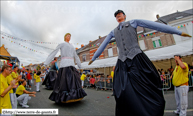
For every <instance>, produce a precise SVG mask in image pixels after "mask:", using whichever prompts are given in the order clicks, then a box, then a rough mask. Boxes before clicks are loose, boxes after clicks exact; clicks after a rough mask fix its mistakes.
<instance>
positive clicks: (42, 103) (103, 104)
mask: <svg viewBox="0 0 193 116" xmlns="http://www.w3.org/2000/svg"><path fill="white" fill-rule="evenodd" d="M40 89H41V92H38V93H37V96H36V97H35V98H32V99H31V100H30V101H29V102H28V105H29V106H30V107H29V108H30V109H31V108H32V109H34V108H36V109H45V108H46V109H59V115H62V116H63V115H64V116H85V115H87V116H114V115H115V100H114V97H113V96H111V94H112V91H111V90H108V91H100V90H99V91H96V90H95V89H92V88H88V89H84V90H85V91H86V93H87V94H88V96H86V97H85V98H84V99H83V100H81V101H79V102H76V103H69V104H55V103H54V102H53V101H50V100H49V99H48V97H49V95H50V93H51V92H52V91H51V90H46V89H45V88H44V86H40ZM32 90H35V87H33V88H32ZM164 97H165V100H166V106H165V114H164V116H177V115H175V114H173V110H175V108H176V105H175V97H174V92H173V91H168V92H167V93H166V92H165V94H164ZM19 108H22V107H21V106H18V109H19ZM187 114H188V116H193V91H190V92H189V107H188V113H187Z"/></svg>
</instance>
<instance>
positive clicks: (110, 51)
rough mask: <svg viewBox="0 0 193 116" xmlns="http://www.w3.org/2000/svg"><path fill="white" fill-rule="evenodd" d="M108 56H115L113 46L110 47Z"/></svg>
mask: <svg viewBox="0 0 193 116" xmlns="http://www.w3.org/2000/svg"><path fill="white" fill-rule="evenodd" d="M108 56H109V57H112V56H113V48H108Z"/></svg>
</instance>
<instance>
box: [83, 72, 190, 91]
mask: <svg viewBox="0 0 193 116" xmlns="http://www.w3.org/2000/svg"><path fill="white" fill-rule="evenodd" d="M188 77H189V82H188V83H189V87H193V76H192V74H191V72H189V74H188ZM160 79H161V82H162V85H163V86H162V90H163V92H164V91H167V90H169V89H171V87H172V78H171V77H170V75H169V74H164V75H160ZM84 86H85V87H86V88H88V87H90V81H89V78H87V79H85V80H84ZM95 87H96V90H98V89H105V90H106V89H111V90H112V89H113V81H112V78H103V77H101V78H96V77H95Z"/></svg>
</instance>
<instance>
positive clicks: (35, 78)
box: [34, 70, 37, 86]
mask: <svg viewBox="0 0 193 116" xmlns="http://www.w3.org/2000/svg"><path fill="white" fill-rule="evenodd" d="M36 76H37V75H36V70H34V79H35V81H34V85H35V86H36Z"/></svg>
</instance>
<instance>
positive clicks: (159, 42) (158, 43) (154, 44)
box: [153, 39, 162, 48]
mask: <svg viewBox="0 0 193 116" xmlns="http://www.w3.org/2000/svg"><path fill="white" fill-rule="evenodd" d="M161 46H162V42H161V40H160V39H158V40H154V41H153V47H154V48H157V47H161Z"/></svg>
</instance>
